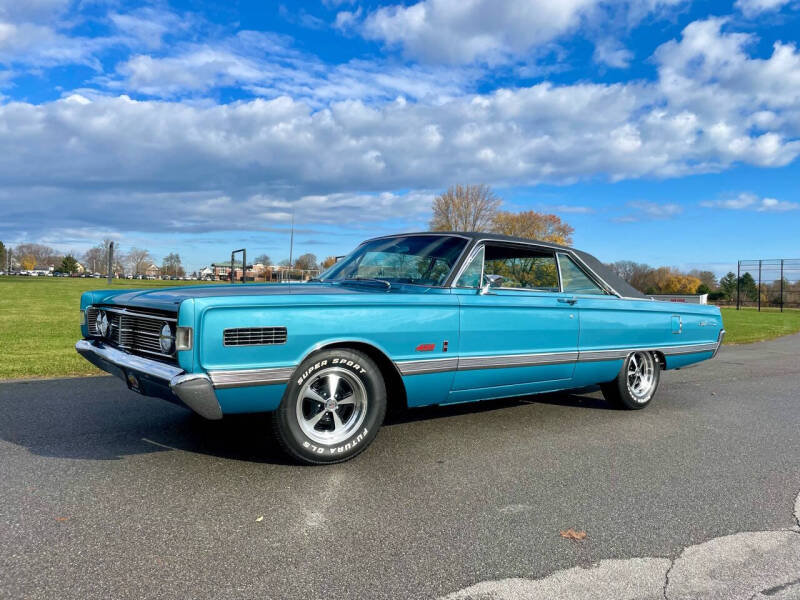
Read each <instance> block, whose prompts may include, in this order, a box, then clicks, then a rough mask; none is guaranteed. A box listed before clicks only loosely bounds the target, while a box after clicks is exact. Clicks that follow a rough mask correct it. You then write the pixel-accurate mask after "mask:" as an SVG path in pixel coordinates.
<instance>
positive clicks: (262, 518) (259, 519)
mask: <svg viewBox="0 0 800 600" xmlns="http://www.w3.org/2000/svg"><path fill="white" fill-rule="evenodd" d="M263 520H264V517H263V516H261V517H258V518H257V519H256V523H261V521H263Z"/></svg>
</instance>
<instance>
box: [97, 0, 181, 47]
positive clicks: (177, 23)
mask: <svg viewBox="0 0 800 600" xmlns="http://www.w3.org/2000/svg"><path fill="white" fill-rule="evenodd" d="M108 18H109V20H110V21H111V22H112V23H113V25H114V27H115V28H116V29H117V31H118V32H119V34H120V35H122V36H126V37H128V38H130V40H129V42H128V45H130V46H134V47H141V48H144V49H147V50H154V49H158V48H161V47H162V46H163V45H164V37H165V36H167V35H175V34H177V33H181V32H184V31H186V30H187V29H189V28H190V27H192V26H193V25H194V24H195V21H196V19H194V18H192V17H191V16H189V15H185V14H184V15H178V14H176V13H173V12H170V11H166V10H160V9H156V8H153V7H143V8H139V9H137V10H134V11H131V12H128V13H120V12H112V13H110V14H109V15H108Z"/></svg>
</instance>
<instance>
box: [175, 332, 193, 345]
mask: <svg viewBox="0 0 800 600" xmlns="http://www.w3.org/2000/svg"><path fill="white" fill-rule="evenodd" d="M191 349H192V328H191V327H178V328H177V329H176V330H175V350H191Z"/></svg>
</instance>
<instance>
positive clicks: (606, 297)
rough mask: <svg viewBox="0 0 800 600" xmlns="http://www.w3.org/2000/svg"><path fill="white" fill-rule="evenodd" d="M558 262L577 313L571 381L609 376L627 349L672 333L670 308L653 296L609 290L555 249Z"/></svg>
mask: <svg viewBox="0 0 800 600" xmlns="http://www.w3.org/2000/svg"><path fill="white" fill-rule="evenodd" d="M558 264H559V271H560V274H561V286H562V290H563V291H564V292H565V293H566V294H569V296H570V297H571V298H573V299H574V300H575V305H574V306H575V309H576V311H577V315H576V317H577V318H579V319H580V336H579V340H578V350H579V357H578V366H577V368H576V370H575V374H574V380H575V384H576V385H586V384H588V383H597V382H600V381H608V380H611V379H613V378H614V377H616V375H617V373H618V372H619V370H620V368H621V367H622V361H623V359H624V358H625V357H626V356H627V355H628V353H630V352H631V350H633V349H636V348H658V347H660V346H662V345H663V344H664V342H665V340H668V338H669V337H670V336H671V335H672V334H671V333H670V332H671V330H672V329H673V327H672V314H671V313H669V312H665V311H664V310H661V309H659V308H658V306H657V305H656V304H654V303H653V302H652V301H650V300H644V299H642V300H637V299H623V298H619V297H618V296H616V295H614V294H611V293H609V291H608V290H606V289H605V286H602V285H600V283H599V282H598V281H596V279H595V278H594V277H593V276H592V275H590V274H589V272H588V271H587V270H585V267H584V266H583V265H581V264H580V263H579V262H578V261H576V260H575V259H574V258H573V257H572V256H570V255H569V254H568V253H566V252H559V253H558ZM674 333H677V331H675V332H674ZM672 337H675V336H674V335H672Z"/></svg>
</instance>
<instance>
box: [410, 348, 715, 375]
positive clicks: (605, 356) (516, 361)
mask: <svg viewBox="0 0 800 600" xmlns="http://www.w3.org/2000/svg"><path fill="white" fill-rule="evenodd" d="M719 343H720V342H712V343H702V344H683V345H680V346H656V347H653V346H642V347H636V348H616V349H612V350H585V351H582V352H578V351H575V352H538V353H535V354H503V355H491V356H469V357H459V358H445V359H439V358H432V359H423V360H400V361H395V365H396V366H397V370H398V371H400V374H401V375H403V376H406V375H422V374H427V373H441V372H444V371H470V370H475V369H509V368H514V367H533V366H544V365H559V364H565V363H571V362H598V361H603V360H623V359H625V358H626V357H627V356H628V355H629V354H630V353H631V352H636V351H642V350H646V351H650V352H661V353H662V354H664V355H665V356H678V355H682V354H695V353H698V352H711V351H715V350H717V349H718V347H719ZM712 358H713V357H712Z"/></svg>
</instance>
